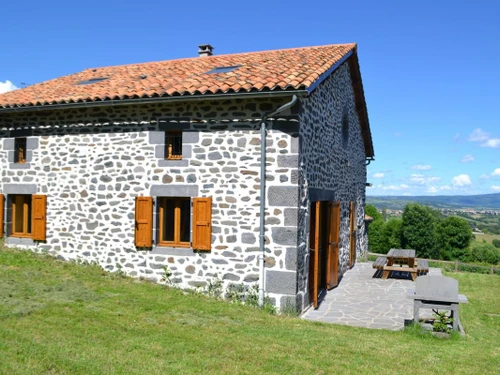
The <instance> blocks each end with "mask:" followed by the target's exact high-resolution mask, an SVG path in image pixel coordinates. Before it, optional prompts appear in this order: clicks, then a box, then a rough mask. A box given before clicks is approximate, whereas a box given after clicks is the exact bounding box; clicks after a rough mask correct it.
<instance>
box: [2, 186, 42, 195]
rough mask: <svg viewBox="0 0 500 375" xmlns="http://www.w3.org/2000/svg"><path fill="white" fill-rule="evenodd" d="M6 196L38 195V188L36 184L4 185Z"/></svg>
mask: <svg viewBox="0 0 500 375" xmlns="http://www.w3.org/2000/svg"><path fill="white" fill-rule="evenodd" d="M3 192H4V194H36V193H37V186H36V185H35V184H4V185H3Z"/></svg>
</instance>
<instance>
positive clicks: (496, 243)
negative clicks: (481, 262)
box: [492, 239, 500, 249]
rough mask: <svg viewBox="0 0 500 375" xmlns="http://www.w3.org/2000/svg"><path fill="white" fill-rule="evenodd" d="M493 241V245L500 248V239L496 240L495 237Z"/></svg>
mask: <svg viewBox="0 0 500 375" xmlns="http://www.w3.org/2000/svg"><path fill="white" fill-rule="evenodd" d="M492 243H493V246H495V247H496V248H498V249H500V240H496V239H495V240H493V241H492Z"/></svg>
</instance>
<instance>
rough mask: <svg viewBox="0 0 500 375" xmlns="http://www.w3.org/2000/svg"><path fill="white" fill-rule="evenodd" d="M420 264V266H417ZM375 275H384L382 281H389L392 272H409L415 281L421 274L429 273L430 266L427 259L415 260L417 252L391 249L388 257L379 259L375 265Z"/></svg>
mask: <svg viewBox="0 0 500 375" xmlns="http://www.w3.org/2000/svg"><path fill="white" fill-rule="evenodd" d="M417 263H418V264H417ZM373 268H376V269H377V271H376V273H375V274H380V273H382V279H384V280H385V279H387V278H388V277H389V274H390V273H391V272H392V271H395V272H408V273H409V274H410V275H411V278H412V280H413V281H415V280H416V278H417V276H418V275H420V274H425V273H427V272H429V264H428V261H427V260H426V259H420V260H418V261H417V260H416V259H415V250H411V249H391V250H389V253H388V254H387V257H378V258H377V260H376V261H375V262H374V263H373Z"/></svg>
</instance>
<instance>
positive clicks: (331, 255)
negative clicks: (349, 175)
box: [326, 202, 340, 289]
mask: <svg viewBox="0 0 500 375" xmlns="http://www.w3.org/2000/svg"><path fill="white" fill-rule="evenodd" d="M327 228H328V254H327V261H326V262H327V263H326V264H327V270H326V285H327V287H328V289H332V288H335V287H336V286H337V285H338V283H339V241H340V202H329V204H328V226H327Z"/></svg>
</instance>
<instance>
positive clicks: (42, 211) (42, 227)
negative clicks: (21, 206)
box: [31, 195, 47, 241]
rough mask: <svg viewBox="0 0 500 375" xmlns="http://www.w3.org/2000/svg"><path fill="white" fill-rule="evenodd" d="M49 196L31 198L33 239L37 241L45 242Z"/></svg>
mask: <svg viewBox="0 0 500 375" xmlns="http://www.w3.org/2000/svg"><path fill="white" fill-rule="evenodd" d="M46 211H47V196H46V195H32V196H31V220H32V228H31V238H32V239H33V240H35V241H45V232H46V228H47V219H46Z"/></svg>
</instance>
